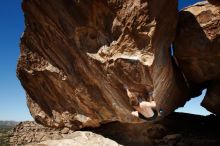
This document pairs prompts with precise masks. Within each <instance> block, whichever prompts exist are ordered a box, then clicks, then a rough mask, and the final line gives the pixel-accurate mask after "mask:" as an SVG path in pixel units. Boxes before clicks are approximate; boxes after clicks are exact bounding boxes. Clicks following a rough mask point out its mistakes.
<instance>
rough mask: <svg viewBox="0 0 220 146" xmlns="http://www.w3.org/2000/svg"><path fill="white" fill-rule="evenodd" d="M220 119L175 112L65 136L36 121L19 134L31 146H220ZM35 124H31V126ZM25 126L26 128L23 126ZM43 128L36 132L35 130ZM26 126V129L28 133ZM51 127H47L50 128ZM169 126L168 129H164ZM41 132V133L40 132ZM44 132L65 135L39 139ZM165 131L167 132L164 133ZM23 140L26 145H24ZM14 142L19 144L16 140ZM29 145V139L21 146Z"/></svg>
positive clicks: (45, 133) (25, 124)
mask: <svg viewBox="0 0 220 146" xmlns="http://www.w3.org/2000/svg"><path fill="white" fill-rule="evenodd" d="M219 122H220V119H219V118H217V117H216V116H214V115H211V116H206V117H205V116H198V115H190V114H181V113H173V114H171V115H169V116H167V117H165V118H164V119H162V120H160V121H157V122H156V123H149V122H148V123H136V124H132V123H130V124H129V123H119V122H114V123H109V124H104V125H102V126H100V127H98V128H87V129H83V130H84V131H76V132H72V133H69V134H66V135H65V136H63V134H62V133H61V131H62V129H52V128H49V129H48V128H46V127H43V126H41V125H38V124H36V123H35V122H31V124H30V122H28V123H27V122H23V123H21V124H19V125H18V126H17V128H15V129H16V130H15V133H16V134H14V136H13V139H16V138H15V137H18V138H17V139H19V137H21V136H22V137H24V139H32V142H31V143H29V146H33V145H36V144H37V143H38V145H37V146H40V145H39V143H41V145H44V146H45V145H57V144H60V145H62V146H63V145H65V144H68V143H69V142H70V143H71V144H72V145H74V146H79V145H82V144H85V145H86V144H87V145H88V144H90V146H94V145H101V144H100V143H103V145H104V144H106V145H109V144H112V145H124V146H135V145H137V146H152V145H153V146H170V145H175V146H189V145H190V146H211V145H213V146H218V145H220V134H219V129H220V125H219ZM28 125H31V127H27V126H28ZM21 127H23V128H21ZM34 127H35V129H39V130H38V131H32V129H33V128H34ZM24 129H26V130H25V131H26V132H24ZM46 129H47V130H46ZM164 129H166V130H164ZM39 131H41V132H39ZM39 133H42V134H43V135H44V136H45V137H46V136H47V135H48V133H54V134H59V135H60V136H61V137H62V138H58V139H54V138H53V139H54V140H52V139H50V137H48V138H49V139H44V140H41V141H38V142H36V138H35V136H36V135H39ZM161 133H163V134H161ZM21 143H22V144H21ZM13 144H14V145H16V144H18V143H16V141H14V142H13ZM25 144H28V143H27V141H23V142H20V144H18V145H25Z"/></svg>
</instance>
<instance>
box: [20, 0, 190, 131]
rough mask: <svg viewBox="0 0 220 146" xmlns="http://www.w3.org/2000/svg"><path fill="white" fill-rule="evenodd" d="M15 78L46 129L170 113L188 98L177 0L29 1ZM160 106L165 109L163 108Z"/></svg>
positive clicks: (26, 4)
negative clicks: (176, 56)
mask: <svg viewBox="0 0 220 146" xmlns="http://www.w3.org/2000/svg"><path fill="white" fill-rule="evenodd" d="M22 7H23V11H24V15H25V24H26V28H25V32H24V34H23V36H22V38H21V56H20V58H19V61H18V66H17V75H18V78H19V79H20V81H21V83H22V85H23V87H24V89H25V90H26V93H27V101H28V106H29V109H30V112H31V114H32V116H33V117H34V119H35V120H36V121H37V122H39V123H42V124H44V125H47V126H52V127H64V126H66V127H69V128H73V129H78V128H83V127H97V126H99V125H100V124H104V123H108V122H112V121H119V122H123V123H136V122H143V121H144V120H141V118H136V117H135V116H134V115H132V114H131V113H132V111H134V110H137V111H138V112H139V113H140V114H142V115H144V116H148V114H146V113H150V114H152V109H151V108H149V109H145V110H144V109H143V108H142V107H139V103H140V102H142V101H146V103H148V102H150V101H153V102H155V103H156V107H155V111H156V112H157V113H158V114H159V116H160V115H164V116H165V115H167V114H169V113H171V112H172V111H174V109H176V108H177V107H179V106H182V105H184V103H185V101H186V100H188V88H187V86H186V84H185V81H184V79H183V77H182V74H181V72H180V71H179V70H178V69H177V67H176V66H175V65H173V64H174V63H173V61H172V60H171V56H170V52H169V47H170V44H171V42H172V41H173V40H174V36H175V31H176V24H177V17H178V11H177V1H176V0H153V1H152V0H144V1H143V0H127V1H123V0H93V1H88V0H24V1H23V4H22ZM159 111H162V113H159Z"/></svg>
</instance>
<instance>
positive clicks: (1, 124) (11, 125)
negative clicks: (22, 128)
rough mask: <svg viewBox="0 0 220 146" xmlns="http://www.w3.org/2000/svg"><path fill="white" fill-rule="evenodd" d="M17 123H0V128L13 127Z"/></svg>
mask: <svg viewBox="0 0 220 146" xmlns="http://www.w3.org/2000/svg"><path fill="white" fill-rule="evenodd" d="M18 123H19V122H16V121H0V128H4V127H6V128H7V127H15V126H16V125H17V124H18Z"/></svg>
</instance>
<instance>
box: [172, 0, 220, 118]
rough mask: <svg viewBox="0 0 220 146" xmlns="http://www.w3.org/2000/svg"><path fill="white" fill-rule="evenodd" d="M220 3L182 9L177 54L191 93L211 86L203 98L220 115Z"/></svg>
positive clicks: (198, 4) (199, 92) (175, 44)
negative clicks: (218, 4)
mask: <svg viewBox="0 0 220 146" xmlns="http://www.w3.org/2000/svg"><path fill="white" fill-rule="evenodd" d="M219 14H220V7H217V6H215V5H211V4H209V3H208V2H201V3H197V4H195V5H193V6H190V7H187V8H185V9H183V10H182V11H181V12H180V13H179V24H178V29H177V35H176V39H175V42H174V54H175V57H176V60H177V62H178V64H179V67H180V68H181V70H182V71H183V73H184V75H185V77H186V78H187V81H188V84H189V86H190V88H191V93H192V94H191V96H192V97H193V96H198V95H200V94H201V91H202V90H203V89H206V88H207V94H206V96H205V99H204V100H203V102H202V106H204V107H205V108H206V109H207V110H209V111H211V112H213V113H215V114H218V115H220V15H219Z"/></svg>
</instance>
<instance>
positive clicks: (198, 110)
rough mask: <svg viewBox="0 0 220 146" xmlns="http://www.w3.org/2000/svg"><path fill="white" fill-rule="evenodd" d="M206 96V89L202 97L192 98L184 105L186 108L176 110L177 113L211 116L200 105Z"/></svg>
mask: <svg viewBox="0 0 220 146" xmlns="http://www.w3.org/2000/svg"><path fill="white" fill-rule="evenodd" d="M205 94H206V89H204V90H203V91H202V94H201V95H200V96H198V97H195V98H192V99H191V100H190V101H188V102H187V103H186V104H185V105H184V107H180V108H178V109H176V110H175V112H181V113H190V114H196V115H210V114H211V113H210V112H209V111H207V110H206V109H205V108H204V107H202V106H201V105H200V104H201V102H202V100H203V98H204V96H205Z"/></svg>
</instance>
